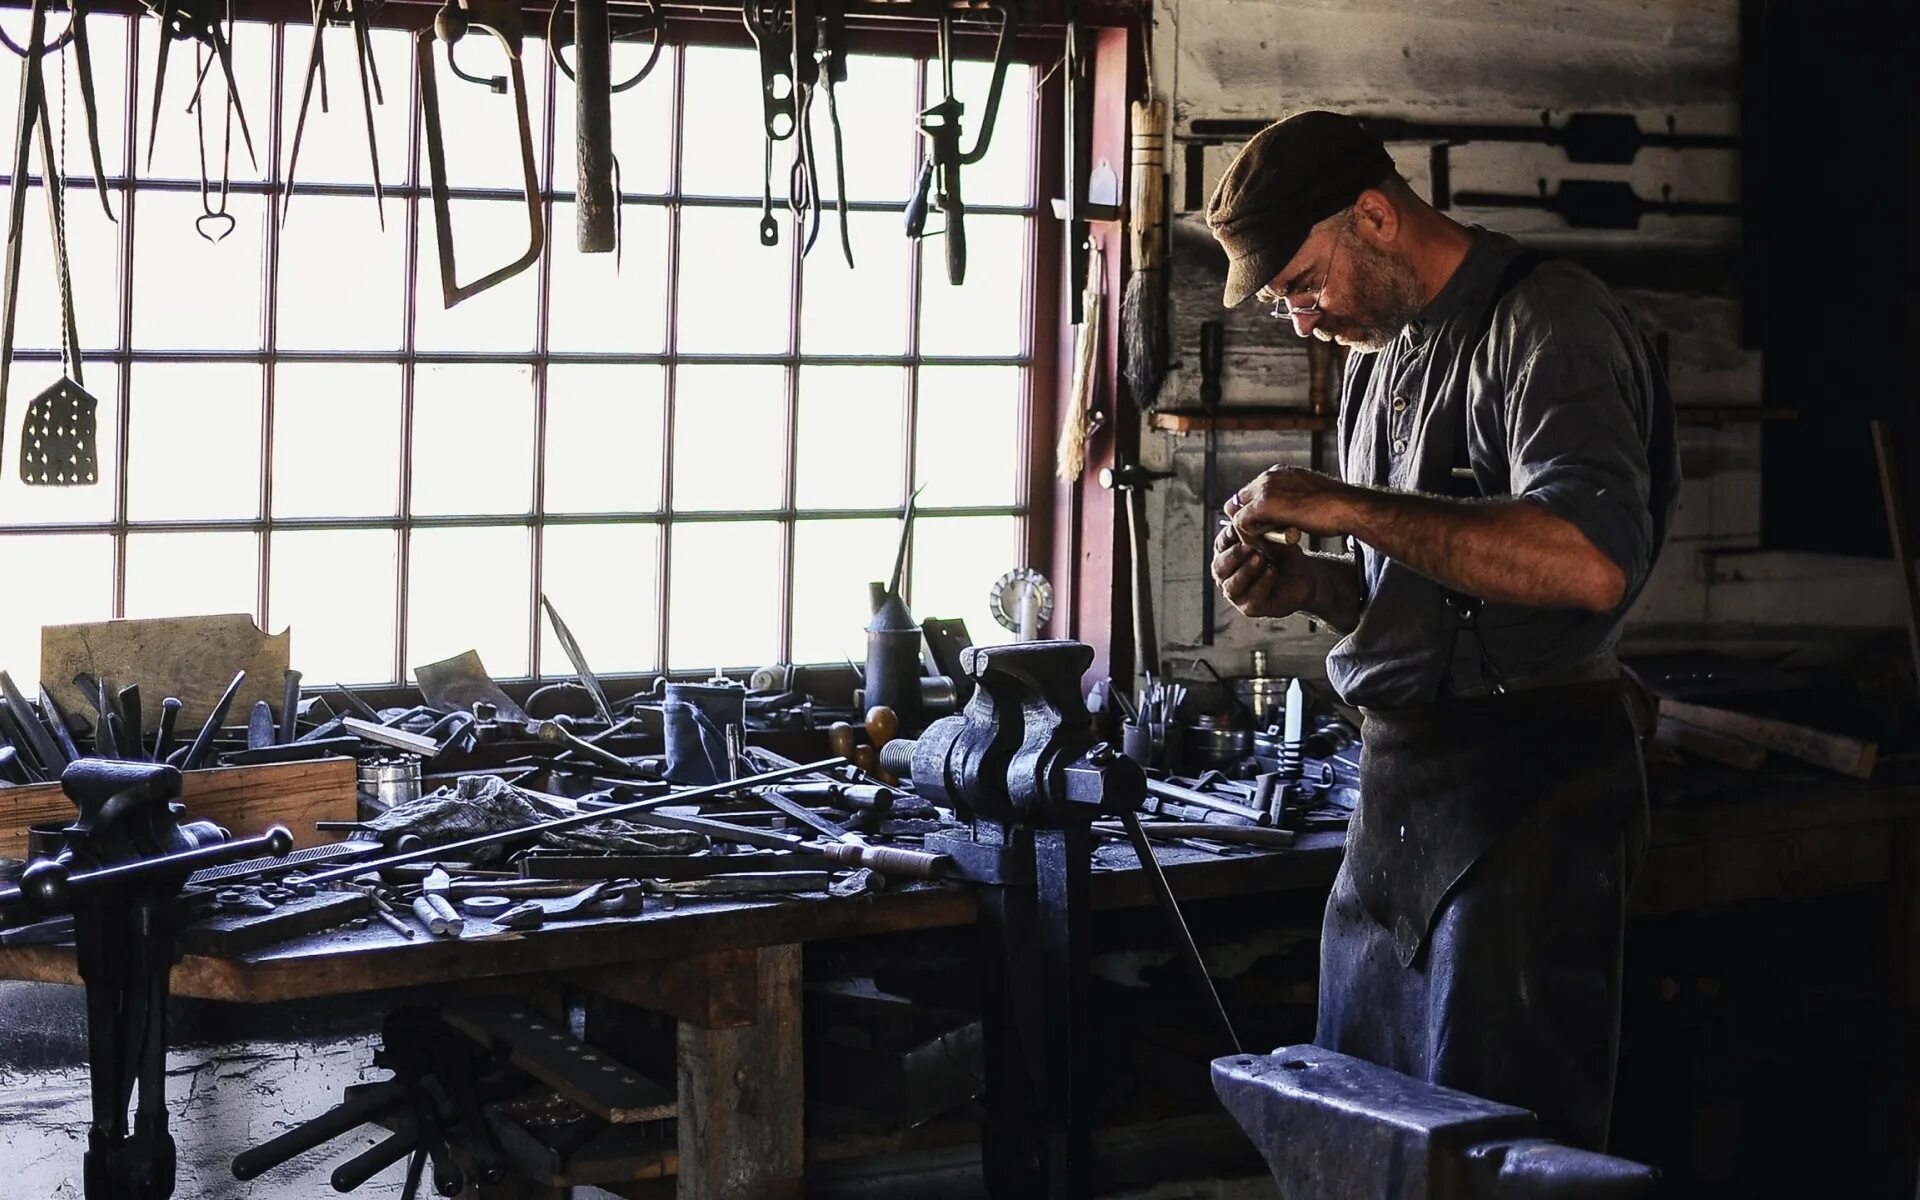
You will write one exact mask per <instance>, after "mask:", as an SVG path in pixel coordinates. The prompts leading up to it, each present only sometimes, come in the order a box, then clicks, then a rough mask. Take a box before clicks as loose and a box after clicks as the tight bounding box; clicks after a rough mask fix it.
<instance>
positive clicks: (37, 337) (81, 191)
mask: <svg viewBox="0 0 1920 1200" xmlns="http://www.w3.org/2000/svg"><path fill="white" fill-rule="evenodd" d="M62 19H64V18H62ZM21 36H22V37H24V36H26V35H25V34H24V33H23V34H22V35H21ZM9 61H10V62H11V61H13V60H12V59H11V58H10V59H9ZM56 103H57V101H56ZM69 153H70V154H71V150H70V151H69ZM39 161H40V160H39V159H38V158H35V159H34V160H33V162H34V164H35V165H36V166H38V164H39ZM85 162H86V155H85V152H84V151H82V152H81V155H80V157H79V158H78V159H71V158H70V159H69V161H68V164H67V165H68V167H69V169H71V170H75V171H82V170H90V169H91V168H87V167H83V166H82V165H81V164H83V163H85ZM97 196H98V193H96V192H95V191H94V190H93V189H92V188H90V187H89V188H78V187H69V188H68V189H67V217H66V221H67V272H68V280H69V282H70V286H71V288H72V290H73V321H74V326H75V328H76V330H77V331H78V332H79V334H80V345H81V347H82V348H83V349H88V350H101V349H106V348H110V347H115V346H118V345H119V344H120V230H119V227H118V226H117V225H115V224H114V223H113V222H111V221H109V220H107V217H106V214H105V213H103V212H101V211H100V202H99V200H98V199H97ZM120 197H121V193H118V192H115V193H113V194H112V195H111V197H110V199H111V201H112V203H113V206H114V209H113V211H114V215H115V216H116V217H117V216H119V215H120V204H121V199H120ZM20 228H21V245H20V305H19V316H18V317H17V318H16V320H18V322H19V325H18V327H17V332H16V333H15V335H14V345H16V346H18V347H19V348H21V349H23V350H29V349H31V350H58V349H59V348H60V339H61V330H60V292H59V288H58V285H57V284H55V282H54V280H55V272H54V263H53V233H52V224H51V222H50V221H49V220H48V218H47V193H46V191H45V189H43V188H41V187H39V186H38V185H35V186H33V187H30V188H28V189H27V199H26V213H25V220H24V222H23V223H22V225H21V227H20ZM110 370H111V368H110V367H109V366H108V365H107V364H106V363H101V364H100V365H99V366H98V367H96V368H95V371H96V372H97V373H101V374H105V373H107V372H108V371H110ZM89 382H91V381H89Z"/></svg>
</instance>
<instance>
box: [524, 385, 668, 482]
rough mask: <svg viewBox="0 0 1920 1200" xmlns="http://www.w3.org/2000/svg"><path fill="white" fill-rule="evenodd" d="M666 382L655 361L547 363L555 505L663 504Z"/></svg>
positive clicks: (550, 465) (549, 465)
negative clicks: (633, 363)
mask: <svg viewBox="0 0 1920 1200" xmlns="http://www.w3.org/2000/svg"><path fill="white" fill-rule="evenodd" d="M665 386H666V371H665V370H664V369H662V368H660V367H655V366H555V367H549V368H547V483H546V510H547V511H548V512H597V513H609V512H655V511H658V510H659V508H660V461H661V458H662V455H661V440H660V438H661V434H662V432H663V430H662V426H661V411H660V410H661V407H662V405H663V404H664V399H663V392H664V388H665Z"/></svg>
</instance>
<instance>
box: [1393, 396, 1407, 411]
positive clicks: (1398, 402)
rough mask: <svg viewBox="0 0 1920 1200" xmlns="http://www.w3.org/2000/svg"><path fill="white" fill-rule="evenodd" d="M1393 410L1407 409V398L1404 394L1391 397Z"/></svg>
mask: <svg viewBox="0 0 1920 1200" xmlns="http://www.w3.org/2000/svg"><path fill="white" fill-rule="evenodd" d="M1393 411H1395V412H1405V411H1407V398H1406V397H1405V396H1395V397H1394V398H1393Z"/></svg>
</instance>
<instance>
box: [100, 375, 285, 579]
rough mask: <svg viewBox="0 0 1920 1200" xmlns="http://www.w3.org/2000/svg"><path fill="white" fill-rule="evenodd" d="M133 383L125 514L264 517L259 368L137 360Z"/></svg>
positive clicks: (185, 517) (144, 517)
mask: <svg viewBox="0 0 1920 1200" xmlns="http://www.w3.org/2000/svg"><path fill="white" fill-rule="evenodd" d="M132 388H133V395H132V398H131V403H130V404H129V406H128V407H129V409H130V410H131V413H132V417H131V421H130V423H129V426H128V429H127V516H128V517H129V518H131V519H132V520H135V521H178V520H192V519H195V518H207V517H257V516H259V515H260V368H259V367H257V366H254V365H253V364H251V363H136V364H134V367H133V375H132ZM225 611H232V610H231V609H229V610H225ZM248 611H252V604H251V603H249V604H248Z"/></svg>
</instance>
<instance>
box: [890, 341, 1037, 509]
mask: <svg viewBox="0 0 1920 1200" xmlns="http://www.w3.org/2000/svg"><path fill="white" fill-rule="evenodd" d="M1020 376H1021V369H1020V368H1019V367H922V368H920V406H919V417H920V428H919V430H918V437H917V439H916V441H917V444H918V446H919V451H920V452H919V455H918V461H917V463H916V466H917V467H918V471H917V474H918V476H919V483H920V484H923V485H925V487H926V489H927V490H926V491H924V492H922V493H921V494H920V503H922V504H924V505H926V506H927V507H929V508H963V507H969V506H978V507H985V506H988V505H1012V504H1014V503H1016V502H1017V501H1018V499H1019V488H1020V461H1021V454H1022V452H1023V450H1024V446H1023V445H1022V444H1021V443H1022V439H1021V437H1020V387H1021V378H1020Z"/></svg>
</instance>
